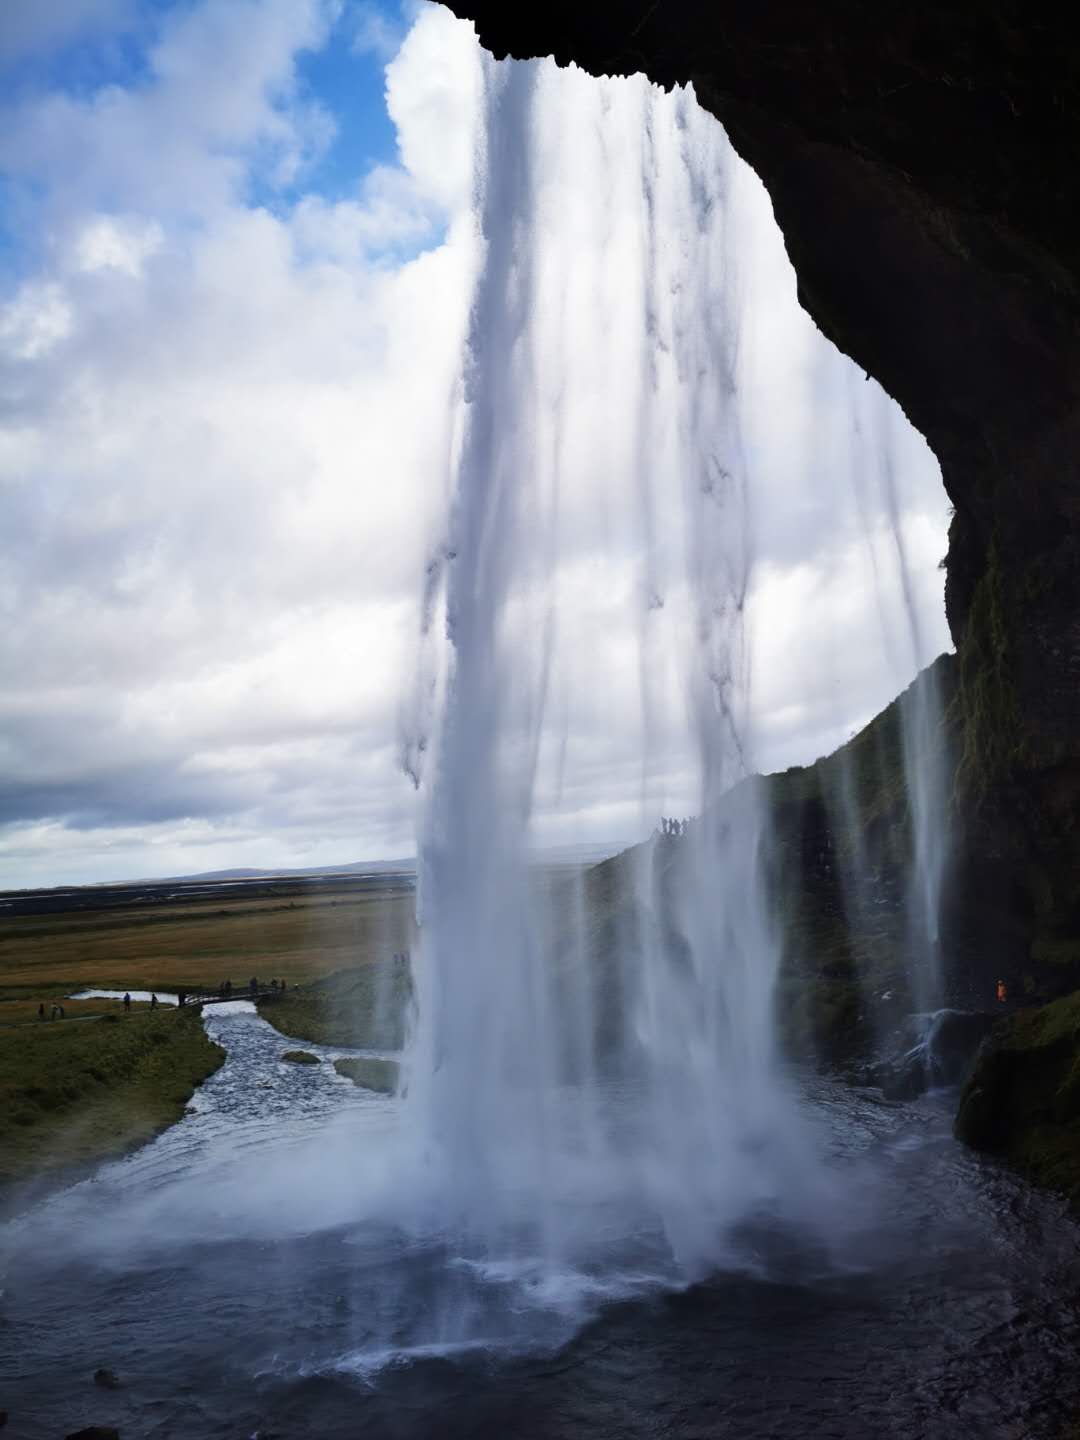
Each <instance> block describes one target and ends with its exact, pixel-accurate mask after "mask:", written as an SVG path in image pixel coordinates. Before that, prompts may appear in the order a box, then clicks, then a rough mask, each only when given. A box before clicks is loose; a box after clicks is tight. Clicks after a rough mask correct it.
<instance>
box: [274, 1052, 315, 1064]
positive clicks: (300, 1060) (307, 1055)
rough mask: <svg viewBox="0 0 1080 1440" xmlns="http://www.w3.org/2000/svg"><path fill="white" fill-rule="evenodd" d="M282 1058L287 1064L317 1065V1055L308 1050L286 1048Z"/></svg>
mask: <svg viewBox="0 0 1080 1440" xmlns="http://www.w3.org/2000/svg"><path fill="white" fill-rule="evenodd" d="M281 1058H282V1060H284V1061H286V1062H287V1063H288V1064H289V1065H318V1064H319V1063H320V1062H319V1057H318V1056H317V1055H312V1053H311V1051H310V1050H286V1051H285V1053H284V1055H282V1057H281Z"/></svg>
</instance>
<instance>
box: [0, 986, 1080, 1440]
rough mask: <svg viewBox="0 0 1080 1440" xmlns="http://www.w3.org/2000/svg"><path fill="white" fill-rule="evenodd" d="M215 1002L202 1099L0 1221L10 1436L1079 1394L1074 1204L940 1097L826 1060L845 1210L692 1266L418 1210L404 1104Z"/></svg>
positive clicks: (964, 1416) (1024, 1433)
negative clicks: (408, 1168)
mask: <svg viewBox="0 0 1080 1440" xmlns="http://www.w3.org/2000/svg"><path fill="white" fill-rule="evenodd" d="M207 1024H208V1028H209V1030H210V1031H211V1033H212V1034H213V1035H214V1036H215V1037H216V1038H218V1039H220V1040H221V1042H222V1043H223V1044H224V1045H226V1046H227V1048H228V1051H229V1059H228V1061H227V1063H226V1064H225V1065H224V1066H223V1067H222V1069H221V1070H220V1071H219V1072H218V1073H217V1074H216V1075H215V1076H214V1077H212V1079H211V1080H210V1081H208V1082H207V1084H206V1085H205V1086H204V1087H203V1088H202V1090H201V1091H200V1092H199V1094H198V1096H197V1097H196V1100H195V1102H194V1106H193V1109H192V1112H191V1113H190V1114H189V1115H188V1116H187V1117H186V1118H185V1119H184V1120H183V1121H182V1122H181V1123H180V1124H178V1125H176V1126H174V1127H173V1129H171V1130H170V1131H168V1132H167V1133H166V1134H164V1135H162V1136H161V1137H160V1138H159V1139H158V1140H157V1141H155V1142H154V1143H153V1144H152V1145H149V1146H147V1147H146V1148H145V1149H143V1150H142V1151H140V1152H138V1153H137V1154H136V1155H134V1156H132V1157H130V1158H129V1159H127V1160H125V1161H122V1162H119V1163H116V1164H112V1165H109V1166H106V1167H105V1168H104V1169H103V1170H102V1171H101V1172H100V1173H99V1175H98V1176H97V1177H96V1178H95V1179H93V1180H91V1181H87V1182H84V1183H83V1184H81V1185H78V1186H75V1187H74V1188H73V1189H71V1190H69V1191H67V1192H65V1193H63V1194H61V1195H58V1196H55V1197H53V1198H52V1199H51V1200H49V1201H46V1202H44V1203H41V1204H39V1205H37V1206H35V1207H34V1208H33V1209H31V1210H30V1211H28V1212H27V1213H25V1214H24V1215H22V1216H21V1217H20V1218H19V1219H17V1220H14V1221H11V1222H9V1224H8V1225H7V1226H6V1227H4V1228H3V1230H2V1231H0V1244H2V1247H3V1248H2V1262H0V1264H2V1269H0V1409H3V1408H5V1407H6V1408H7V1409H8V1411H9V1412H10V1420H9V1426H8V1431H7V1434H11V1435H13V1436H19V1437H26V1440H36V1437H55V1436H59V1435H64V1434H66V1433H68V1432H69V1431H71V1430H74V1429H77V1428H78V1427H79V1426H80V1425H86V1424H91V1423H94V1424H111V1425H116V1426H118V1428H119V1429H120V1432H121V1435H122V1436H123V1437H124V1440H131V1437H133V1436H148V1437H165V1436H177V1437H181V1436H185V1437H186V1436H193V1437H196V1436H207V1437H211V1436H223V1437H224V1436H252V1435H255V1434H258V1435H262V1436H270V1435H273V1434H276V1435H279V1436H281V1437H286V1436H288V1437H296V1436H312V1437H314V1436H328V1437H336V1436H352V1435H357V1436H359V1435H364V1436H394V1437H396V1436H400V1437H428V1436H436V1435H438V1436H478V1437H479V1436H509V1435H513V1436H522V1437H534V1436H535V1437H541V1436H543V1437H561V1436H565V1437H571V1436H573V1437H580V1436H619V1437H623V1436H627V1437H638V1436H642V1437H644V1436H649V1437H654V1436H678V1437H684V1436H685V1437H692V1436H700V1437H703V1440H704V1437H710V1440H711V1437H717V1436H732V1437H744V1436H745V1437H789V1436H790V1437H810V1436H814V1437H817V1436H837V1437H852V1440H855V1437H859V1440H863V1437H866V1436H869V1435H877V1436H894V1435H895V1436H898V1437H899V1436H903V1437H905V1440H908V1437H913V1436H925V1437H932V1440H936V1437H941V1440H950V1437H954V1436H955V1437H957V1440H959V1437H968V1436H987V1437H1002V1440H1005V1437H1010V1440H1021V1437H1023V1440H1027V1437H1031V1440H1040V1437H1044V1436H1045V1437H1047V1440H1058V1437H1059V1436H1061V1434H1062V1431H1063V1427H1064V1426H1065V1424H1066V1422H1067V1420H1068V1418H1069V1417H1070V1416H1071V1415H1074V1414H1075V1409H1076V1402H1077V1400H1078V1395H1080V1384H1078V1382H1077V1379H1076V1377H1075V1374H1074V1370H1075V1354H1076V1344H1077V1340H1078V1338H1080V1335H1078V1325H1077V1309H1078V1306H1077V1298H1076V1297H1077V1291H1078V1282H1080V1261H1078V1258H1077V1246H1076V1240H1077V1232H1076V1229H1075V1228H1074V1226H1073V1224H1072V1223H1071V1222H1070V1221H1069V1220H1068V1219H1067V1218H1066V1217H1065V1216H1064V1215H1063V1213H1062V1209H1061V1207H1060V1205H1059V1204H1057V1203H1056V1202H1054V1201H1052V1200H1048V1199H1046V1198H1045V1197H1042V1196H1038V1195H1035V1194H1033V1193H1032V1192H1030V1191H1029V1190H1027V1188H1026V1187H1024V1186H1023V1185H1021V1184H1020V1183H1019V1182H1017V1181H1016V1180H1014V1179H1013V1178H1012V1177H1010V1176H1008V1175H1006V1174H1004V1173H1002V1172H1001V1171H999V1170H997V1169H996V1168H995V1167H992V1166H989V1165H986V1164H985V1163H983V1162H981V1161H979V1160H978V1159H977V1158H976V1157H973V1156H972V1155H970V1154H968V1153H966V1152H964V1151H963V1150H961V1149H960V1148H959V1147H958V1146H956V1145H955V1144H954V1142H953V1141H952V1140H951V1138H950V1136H949V1120H950V1114H951V1105H950V1102H949V1099H948V1097H944V1098H942V1099H934V1098H933V1097H931V1098H928V1099H926V1100H924V1101H922V1102H920V1103H918V1104H915V1105H895V1104H886V1103H883V1102H882V1101H881V1100H880V1099H879V1098H875V1097H873V1096H872V1095H870V1094H869V1093H863V1092H857V1091H850V1090H845V1089H842V1088H840V1087H836V1086H832V1085H831V1084H826V1083H823V1082H820V1081H815V1082H813V1083H812V1084H810V1085H808V1091H807V1103H808V1104H809V1105H812V1106H813V1108H814V1109H815V1110H817V1111H818V1112H819V1114H820V1115H822V1116H824V1117H825V1120H826V1122H827V1124H828V1126H829V1133H830V1136H831V1149H832V1155H833V1160H832V1165H833V1166H834V1167H835V1170H836V1173H837V1176H838V1178H839V1179H840V1180H841V1181H842V1189H843V1192H844V1194H845V1195H846V1196H847V1199H848V1201H849V1202H850V1204H849V1207H848V1206H845V1209H844V1213H843V1215H842V1216H840V1217H839V1223H838V1226H837V1231H836V1236H835V1238H834V1240H833V1241H832V1242H831V1243H830V1244H828V1245H825V1244H823V1243H822V1241H821V1240H820V1238H815V1235H816V1232H815V1234H811V1233H809V1232H808V1233H806V1234H803V1233H799V1232H796V1231H793V1230H792V1228H791V1227H790V1226H787V1225H785V1226H780V1225H777V1224H776V1223H774V1222H772V1221H768V1220H766V1219H764V1218H763V1219H762V1220H760V1221H759V1222H756V1223H751V1222H748V1223H747V1224H746V1225H745V1226H744V1227H742V1229H741V1231H740V1233H739V1234H737V1235H735V1236H733V1237H732V1241H731V1247H730V1262H729V1263H728V1264H726V1265H725V1266H724V1268H723V1269H722V1270H721V1271H720V1272H719V1273H716V1274H714V1275H713V1276H712V1277H711V1278H709V1279H708V1280H707V1281H706V1282H704V1283H701V1284H698V1285H695V1286H693V1287H691V1288H682V1289H679V1288H673V1287H672V1286H671V1285H670V1284H665V1283H664V1280H663V1272H662V1267H661V1266H660V1264H659V1261H658V1260H656V1259H655V1257H652V1258H650V1243H651V1241H650V1238H649V1237H648V1236H647V1235H638V1236H632V1237H629V1238H628V1237H627V1235H626V1234H625V1233H623V1231H621V1230H620V1228H619V1227H618V1226H617V1225H615V1224H614V1223H613V1226H612V1236H611V1242H610V1246H609V1248H608V1250H607V1251H603V1250H601V1252H600V1257H599V1258H598V1260H597V1263H596V1265H595V1266H594V1268H593V1269H592V1270H591V1271H590V1270H589V1269H588V1267H584V1268H582V1267H578V1268H577V1269H575V1270H574V1271H573V1272H572V1273H571V1272H568V1273H566V1274H565V1275H563V1274H560V1273H559V1271H558V1270H557V1269H555V1270H552V1269H551V1268H550V1267H547V1268H544V1269H540V1268H537V1269H536V1270H535V1271H531V1270H530V1269H529V1267H528V1266H520V1267H517V1268H513V1267H507V1268H500V1267H497V1266H484V1265H482V1264H480V1263H478V1262H477V1261H475V1259H474V1260H468V1259H465V1258H463V1257H461V1256H455V1255H453V1254H450V1253H448V1252H447V1250H446V1249H445V1247H443V1246H442V1245H440V1243H439V1242H438V1241H437V1240H436V1239H427V1240H419V1239H417V1238H416V1236H415V1232H414V1231H411V1230H409V1229H407V1228H406V1227H404V1226H402V1225H399V1224H397V1223H395V1195H394V1191H393V1185H394V1183H395V1180H394V1176H395V1175H396V1174H398V1173H399V1172H398V1171H397V1170H395V1168H394V1167H393V1166H391V1165H388V1164H387V1163H386V1156H387V1155H388V1153H390V1151H391V1150H392V1146H393V1143H394V1133H395V1125H396V1119H397V1105H396V1102H394V1101H392V1100H385V1099H381V1098H379V1097H376V1096H373V1095H371V1094H369V1093H367V1092H363V1091H360V1090H357V1089H356V1088H355V1087H353V1086H352V1085H351V1084H349V1083H348V1082H346V1081H343V1080H341V1079H340V1078H339V1077H337V1076H336V1074H335V1073H334V1071H333V1069H332V1068H331V1066H330V1065H329V1064H326V1063H324V1064H323V1065H320V1066H319V1067H314V1066H307V1067H301V1066H292V1065H287V1064H284V1063H283V1062H281V1060H280V1055H281V1053H282V1052H283V1051H284V1050H286V1049H288V1048H289V1047H290V1045H291V1044H294V1043H295V1042H290V1041H286V1040H284V1039H283V1038H282V1037H281V1036H280V1035H278V1034H277V1033H276V1032H275V1031H274V1030H273V1029H272V1028H271V1027H270V1026H269V1025H268V1024H267V1023H266V1022H265V1021H263V1020H261V1019H260V1018H259V1017H258V1016H256V1015H255V1014H254V1013H251V1011H250V1007H244V1006H238V1007H236V1010H235V1011H234V1013H231V1014H222V1013H221V1012H220V1011H219V1013H218V1014H216V1015H214V1016H212V1017H211V1018H210V1019H209V1020H208V1022H207ZM308 1048H310V1049H312V1050H314V1051H316V1053H319V1054H320V1055H321V1056H323V1057H324V1059H326V1058H329V1057H330V1056H332V1055H337V1054H341V1053H344V1052H342V1051H340V1050H333V1051H331V1050H322V1049H320V1048H319V1047H314V1046H311V1047H308ZM373 1197H374V1200H377V1202H378V1203H374V1200H373ZM407 1198H408V1197H404V1196H402V1197H400V1199H401V1202H402V1205H403V1208H404V1202H405V1201H406V1200H407ZM360 1214H363V1215H365V1216H366V1217H367V1218H366V1219H363V1220H358V1218H357V1217H358V1215H360ZM620 1247H621V1250H620ZM98 1366H106V1367H109V1368H111V1369H113V1370H115V1371H116V1372H117V1373H118V1374H119V1376H120V1378H121V1380H122V1382H123V1387H122V1388H121V1389H120V1390H116V1391H106V1390H100V1389H96V1388H95V1387H94V1386H93V1384H92V1375H93V1372H94V1370H95V1369H96V1368H97V1367H98Z"/></svg>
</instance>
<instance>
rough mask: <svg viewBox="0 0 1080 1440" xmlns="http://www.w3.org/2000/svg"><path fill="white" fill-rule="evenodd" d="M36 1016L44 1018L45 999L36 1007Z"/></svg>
mask: <svg viewBox="0 0 1080 1440" xmlns="http://www.w3.org/2000/svg"><path fill="white" fill-rule="evenodd" d="M37 1018H38V1019H39V1020H44V1019H45V1001H44V1000H42V1002H41V1004H40V1005H39V1006H38V1007H37Z"/></svg>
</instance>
